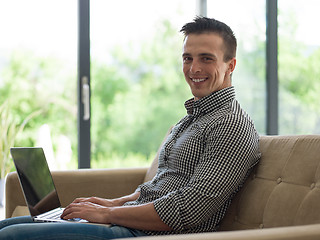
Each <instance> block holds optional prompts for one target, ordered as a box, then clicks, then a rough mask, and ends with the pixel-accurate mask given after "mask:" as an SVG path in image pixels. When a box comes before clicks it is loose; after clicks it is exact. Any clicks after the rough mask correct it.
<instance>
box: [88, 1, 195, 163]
mask: <svg viewBox="0 0 320 240" xmlns="http://www.w3.org/2000/svg"><path fill="white" fill-rule="evenodd" d="M90 4H91V5H90V15H91V17H90V21H91V22H90V28H91V35H90V38H91V93H92V95H91V106H92V118H91V136H92V141H91V150H92V155H91V163H92V165H91V166H92V167H93V168H95V167H125V166H143V165H145V166H148V165H149V164H150V161H151V160H152V159H153V157H154V156H155V153H156V151H157V148H158V146H159V145H160V143H161V141H162V138H163V137H164V135H165V133H166V131H167V130H168V128H169V127H170V126H171V125H173V124H175V123H176V122H177V121H178V120H179V119H180V118H181V117H182V116H184V115H185V109H184V105H183V104H184V101H185V100H187V99H188V98H190V97H191V94H190V91H189V90H188V86H187V84H186V83H185V80H184V77H183V75H182V65H181V51H182V43H183V36H182V34H181V33H179V30H180V28H181V27H182V25H183V24H184V23H185V22H187V21H190V20H191V19H193V18H194V16H195V8H196V1H189V2H188V4H186V2H185V1H183V0H173V1H172V0H171V1H168V0H163V1H149V0H138V1H131V0H123V1H113V2H112V4H111V2H110V1H103V0H91V3H90ZM124 6H125V7H124Z"/></svg>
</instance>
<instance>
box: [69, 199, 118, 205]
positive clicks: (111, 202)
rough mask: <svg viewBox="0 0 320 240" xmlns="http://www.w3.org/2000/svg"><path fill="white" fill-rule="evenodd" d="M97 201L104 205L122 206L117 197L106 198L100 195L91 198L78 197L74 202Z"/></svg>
mask: <svg viewBox="0 0 320 240" xmlns="http://www.w3.org/2000/svg"><path fill="white" fill-rule="evenodd" d="M85 202H87V203H95V204H98V205H101V206H104V207H116V206H120V205H118V204H119V201H117V199H105V198H99V197H89V198H76V199H75V200H74V201H73V202H72V203H85Z"/></svg>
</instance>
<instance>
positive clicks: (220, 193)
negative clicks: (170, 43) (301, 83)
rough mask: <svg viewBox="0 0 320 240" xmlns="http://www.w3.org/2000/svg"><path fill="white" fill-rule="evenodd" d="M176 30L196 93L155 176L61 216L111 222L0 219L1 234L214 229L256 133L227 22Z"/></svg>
mask: <svg viewBox="0 0 320 240" xmlns="http://www.w3.org/2000/svg"><path fill="white" fill-rule="evenodd" d="M181 31H182V32H183V33H184V36H185V38H184V43H183V53H182V58H183V72H184V76H185V79H186V81H187V83H188V84H189V86H190V89H191V92H192V95H193V97H192V98H191V99H189V100H188V101H186V102H185V107H186V110H187V115H186V116H185V117H183V118H182V119H181V120H180V121H179V122H178V123H177V124H176V125H175V126H174V127H173V129H172V131H171V133H170V134H169V136H168V137H167V139H166V141H165V142H164V144H163V146H162V148H161V150H160V154H159V159H158V162H159V163H158V170H157V173H156V175H155V177H154V178H153V179H152V180H151V181H149V182H146V183H143V184H141V185H140V186H139V187H138V188H137V189H136V191H135V192H134V193H132V194H131V195H128V196H124V197H121V198H118V199H101V198H96V197H91V198H78V199H76V200H75V201H74V202H73V203H71V204H70V205H69V206H67V207H66V209H65V211H64V213H63V214H62V216H61V217H62V218H63V219H66V220H67V219H72V218H82V219H86V220H88V221H89V222H94V223H102V224H103V223H106V224H112V226H111V227H107V226H104V225H90V224H77V223H59V224H55V223H41V224H36V223H33V222H32V221H31V219H30V217H21V218H12V219H9V220H6V221H3V222H0V238H1V239H39V238H43V239H76V240H78V239H113V238H120V237H123V238H124V237H137V236H146V235H164V234H185V233H200V232H211V231H216V230H217V229H218V226H219V223H220V221H221V220H222V218H223V216H224V214H225V212H226V210H227V208H228V206H229V204H230V202H231V200H232V198H233V196H234V195H235V194H236V193H237V192H238V191H239V189H240V188H241V186H242V185H243V183H244V181H245V179H246V177H247V176H248V174H249V173H250V170H251V169H252V167H253V166H254V165H256V164H257V162H258V160H259V158H260V153H259V136H258V134H257V132H256V130H255V128H254V125H253V122H252V121H251V119H250V118H249V116H248V115H247V114H246V112H245V111H243V110H242V108H241V107H240V104H239V103H238V101H237V100H236V99H235V90H234V87H233V86H232V84H231V75H232V72H233V71H234V69H235V66H236V59H235V56H236V46H237V41H236V38H235V36H234V34H233V32H232V30H231V29H230V28H229V27H228V26H227V25H226V24H224V23H222V22H219V21H217V20H215V19H210V18H203V17H198V18H196V19H195V20H194V21H193V22H190V23H187V24H186V25H184V26H183V27H182V29H181ZM168 107H170V106H168ZM146 131H147V129H146Z"/></svg>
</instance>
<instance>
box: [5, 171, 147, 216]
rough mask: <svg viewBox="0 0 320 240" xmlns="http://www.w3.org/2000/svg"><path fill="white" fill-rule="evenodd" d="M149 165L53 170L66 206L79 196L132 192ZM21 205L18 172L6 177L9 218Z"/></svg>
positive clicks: (22, 204)
mask: <svg viewBox="0 0 320 240" xmlns="http://www.w3.org/2000/svg"><path fill="white" fill-rule="evenodd" d="M146 172H147V168H124V169H81V170H68V171H52V177H53V181H54V183H55V185H56V188H57V192H58V195H59V198H60V201H61V205H62V206H63V207H65V206H66V205H68V204H69V203H70V202H72V201H73V200H74V199H75V198H77V197H91V196H96V197H103V198H116V197H120V196H124V195H127V194H130V193H133V192H134V191H135V189H136V188H137V186H138V185H139V184H141V183H143V180H144V177H145V175H146ZM18 206H26V203H25V200H24V197H23V194H22V191H21V187H20V183H19V179H18V175H17V173H16V172H12V173H9V174H8V176H7V178H6V218H8V217H11V216H12V214H13V212H14V210H15V209H16V207H18Z"/></svg>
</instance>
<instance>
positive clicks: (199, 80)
mask: <svg viewBox="0 0 320 240" xmlns="http://www.w3.org/2000/svg"><path fill="white" fill-rule="evenodd" d="M190 79H191V81H192V82H195V83H199V82H204V81H205V80H207V78H190Z"/></svg>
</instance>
